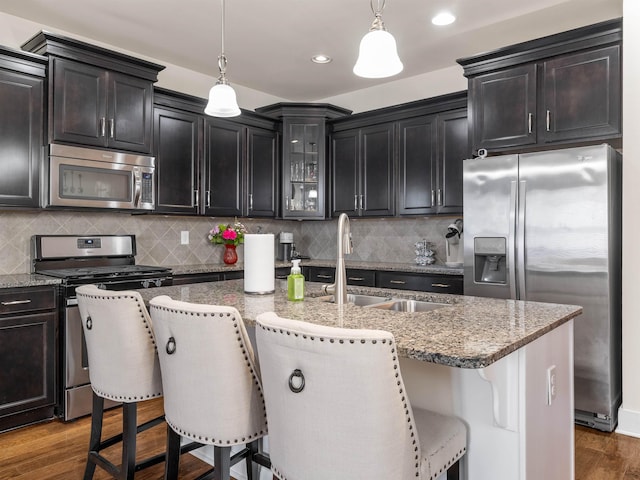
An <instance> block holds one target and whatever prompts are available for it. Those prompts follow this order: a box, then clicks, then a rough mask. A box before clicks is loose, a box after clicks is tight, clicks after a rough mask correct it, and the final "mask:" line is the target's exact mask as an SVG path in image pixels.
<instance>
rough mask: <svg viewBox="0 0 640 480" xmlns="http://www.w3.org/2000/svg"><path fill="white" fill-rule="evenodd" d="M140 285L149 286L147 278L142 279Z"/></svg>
mask: <svg viewBox="0 0 640 480" xmlns="http://www.w3.org/2000/svg"><path fill="white" fill-rule="evenodd" d="M142 287H143V288H149V280H142Z"/></svg>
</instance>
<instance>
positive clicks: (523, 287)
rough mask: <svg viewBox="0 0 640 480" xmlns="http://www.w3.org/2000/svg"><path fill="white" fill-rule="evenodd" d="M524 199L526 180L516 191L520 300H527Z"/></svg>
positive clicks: (522, 181) (521, 181) (525, 196)
mask: <svg viewBox="0 0 640 480" xmlns="http://www.w3.org/2000/svg"><path fill="white" fill-rule="evenodd" d="M526 198H527V182H526V180H520V188H519V189H518V235H517V238H518V240H517V242H518V245H517V247H518V250H517V252H518V265H517V269H518V289H519V291H520V296H519V299H520V300H526V299H527V286H526V284H525V271H524V260H525V258H524V257H525V255H524V252H525V243H524V217H525V209H526Z"/></svg>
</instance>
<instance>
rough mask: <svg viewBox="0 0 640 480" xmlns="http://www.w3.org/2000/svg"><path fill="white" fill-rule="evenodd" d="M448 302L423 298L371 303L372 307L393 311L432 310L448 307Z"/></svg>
mask: <svg viewBox="0 0 640 480" xmlns="http://www.w3.org/2000/svg"><path fill="white" fill-rule="evenodd" d="M448 306H450V304H448V303H436V302H425V301H421V300H405V299H391V300H389V301H388V302H380V303H377V304H375V305H371V308H379V309H381V310H391V311H393V312H430V311H431V310H436V309H438V308H442V307H448Z"/></svg>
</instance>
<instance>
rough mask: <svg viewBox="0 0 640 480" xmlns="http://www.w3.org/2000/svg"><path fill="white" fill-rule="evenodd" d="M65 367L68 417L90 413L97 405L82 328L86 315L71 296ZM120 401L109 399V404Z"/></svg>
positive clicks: (66, 320)
mask: <svg viewBox="0 0 640 480" xmlns="http://www.w3.org/2000/svg"><path fill="white" fill-rule="evenodd" d="M63 331H64V353H63V355H64V356H63V360H62V363H63V371H64V378H65V385H64V392H63V399H62V401H63V405H64V407H63V408H64V412H63V413H64V420H65V421H69V420H73V419H76V418H78V417H83V416H85V415H89V414H90V413H91V410H92V408H93V403H92V402H93V391H92V390H91V383H90V381H89V361H88V358H87V345H86V343H85V340H84V332H83V330H82V319H81V318H80V311H79V309H78V301H77V300H76V299H68V300H67V305H66V307H65V311H64V324H63ZM116 405H120V404H119V403H118V402H114V401H112V400H106V399H105V403H104V407H105V408H110V407H114V406H116Z"/></svg>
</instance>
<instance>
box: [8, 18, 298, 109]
mask: <svg viewBox="0 0 640 480" xmlns="http://www.w3.org/2000/svg"><path fill="white" fill-rule="evenodd" d="M40 30H47V31H50V32H56V33H59V34H61V35H66V36H69V37H71V38H76V39H78V40H81V41H84V42H87V43H92V44H94V45H99V46H101V47H104V48H109V49H111V50H115V51H118V52H121V53H124V54H127V55H131V56H132V57H137V58H142V59H144V60H148V61H151V62H154V63H158V64H160V65H164V66H165V67H166V68H165V69H164V70H162V71H161V72H160V74H159V75H158V82H157V83H156V85H157V86H159V87H163V88H168V89H170V90H176V91H179V92H183V93H188V94H190V95H195V96H197V97H202V98H207V97H208V95H209V89H210V88H211V87H212V86H213V85H214V84H215V82H216V77H213V76H208V75H203V74H201V73H198V72H194V71H191V70H187V69H185V68H182V67H179V66H177V65H173V64H170V63H167V62H164V61H161V60H158V59H155V58H150V57H146V56H144V55H140V54H139V53H136V52H131V51H127V50H122V49H120V48H117V47H114V46H112V45H107V44H104V43H102V42H98V41H96V40H93V39H91V38H86V37H82V36H80V35H76V34H74V33H69V32H65V31H61V30H59V29H56V28H52V27H49V26H47V25H41V24H39V23H34V22H31V21H29V20H25V19H23V18H20V17H15V16H13V15H8V14H6V13H3V12H0V45H2V46H5V47H11V48H15V49H17V50H20V45H22V44H23V43H25V42H26V41H27V40H29V39H30V38H31V37H33V36H34V35H35V34H36V33H38V32H39V31H40ZM215 73H217V72H215ZM233 88H234V89H235V90H236V94H237V95H238V104H239V105H240V107H241V108H245V109H247V110H254V109H256V108H257V107H261V106H264V105H270V104H272V103H277V102H284V101H286V99H283V98H280V97H276V96H273V95H269V94H266V93H263V92H260V91H258V90H254V89H251V88H247V87H244V86H242V85H237V84H233Z"/></svg>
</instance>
